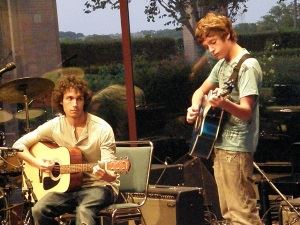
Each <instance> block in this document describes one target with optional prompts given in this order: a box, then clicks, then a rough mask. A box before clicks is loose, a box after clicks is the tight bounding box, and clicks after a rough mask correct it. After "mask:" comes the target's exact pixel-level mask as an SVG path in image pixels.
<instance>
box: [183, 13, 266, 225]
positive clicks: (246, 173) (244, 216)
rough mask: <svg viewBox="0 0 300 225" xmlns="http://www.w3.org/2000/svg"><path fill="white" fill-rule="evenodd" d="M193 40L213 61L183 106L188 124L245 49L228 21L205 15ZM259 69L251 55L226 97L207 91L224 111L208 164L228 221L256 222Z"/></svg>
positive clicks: (248, 224) (214, 104)
mask: <svg viewBox="0 0 300 225" xmlns="http://www.w3.org/2000/svg"><path fill="white" fill-rule="evenodd" d="M195 35H196V37H197V39H198V41H199V42H200V43H201V44H202V45H203V46H204V47H205V48H206V49H207V50H209V52H210V53H211V55H212V56H213V57H214V58H216V59H217V60H218V62H217V63H216V65H215V66H214V68H213V69H212V71H211V73H210V75H209V76H208V78H207V79H206V80H205V81H204V83H203V84H202V85H201V86H200V87H199V88H198V89H197V90H196V91H195V92H194V94H193V97H192V104H191V106H190V107H189V108H188V110H187V117H186V119H187V122H189V123H193V122H195V120H196V118H197V116H198V115H199V108H200V106H201V102H202V99H203V98H205V97H204V96H206V95H207V94H208V92H209V91H211V90H213V93H217V92H218V90H220V89H221V88H223V87H224V85H225V82H227V81H228V80H229V79H230V77H231V74H232V72H233V68H234V67H235V66H236V65H237V63H238V62H239V60H240V59H241V58H242V56H243V55H245V54H249V52H248V51H247V50H246V49H244V48H242V47H241V46H240V45H239V44H238V43H237V36H236V34H235V32H234V30H233V28H232V24H231V22H230V20H229V19H228V18H227V17H225V16H223V15H219V14H216V13H208V14H207V15H206V16H205V17H204V18H202V19H201V20H200V21H199V22H198V24H197V27H196V31H195ZM261 82H262V71H261V68H260V65H259V63H258V61H257V60H256V59H254V58H248V59H246V60H245V61H244V62H243V63H242V65H241V68H240V70H239V73H238V76H237V82H236V86H235V87H234V89H233V91H232V93H231V94H230V97H222V96H218V95H217V94H212V95H211V96H210V97H208V99H207V101H208V103H209V104H210V105H211V106H212V107H219V108H221V109H223V110H224V111H225V113H226V114H227V116H226V120H224V121H223V124H222V127H221V129H220V132H219V134H218V137H217V140H216V142H215V145H214V151H213V154H212V157H213V167H214V175H215V179H216V183H217V187H218V193H219V202H220V208H221V213H222V216H223V217H224V219H225V220H226V222H227V223H228V224H233V225H238V224H239V225H241V224H242V225H261V224H262V223H261V221H260V218H259V214H258V210H257V207H256V195H255V191H254V187H253V180H252V174H253V154H254V152H255V150H256V146H257V142H258V129H259V106H258V96H259V88H260V86H261Z"/></svg>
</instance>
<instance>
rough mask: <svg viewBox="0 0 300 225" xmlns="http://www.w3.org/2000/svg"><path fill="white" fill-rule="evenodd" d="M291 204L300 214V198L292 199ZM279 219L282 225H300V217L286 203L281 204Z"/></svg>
mask: <svg viewBox="0 0 300 225" xmlns="http://www.w3.org/2000/svg"><path fill="white" fill-rule="evenodd" d="M289 202H290V203H291V204H292V206H294V208H295V209H296V210H297V212H299V213H300V198H295V199H291V200H289ZM279 218H280V219H279V224H280V225H290V224H293V225H300V217H299V216H298V215H297V214H296V212H295V211H294V210H293V209H292V208H291V207H290V206H289V205H288V204H287V203H286V202H285V201H282V202H281V204H280V213H279Z"/></svg>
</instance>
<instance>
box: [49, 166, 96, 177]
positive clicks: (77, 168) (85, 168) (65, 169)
mask: <svg viewBox="0 0 300 225" xmlns="http://www.w3.org/2000/svg"><path fill="white" fill-rule="evenodd" d="M95 165H97V164H96V163H88V164H71V165H55V166H54V168H53V172H59V173H61V174H68V173H79V172H89V171H92V170H93V167H94V166H95Z"/></svg>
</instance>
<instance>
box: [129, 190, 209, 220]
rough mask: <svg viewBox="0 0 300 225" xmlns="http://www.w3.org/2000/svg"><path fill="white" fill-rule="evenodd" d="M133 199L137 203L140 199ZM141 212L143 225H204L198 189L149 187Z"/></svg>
mask: <svg viewBox="0 0 300 225" xmlns="http://www.w3.org/2000/svg"><path fill="white" fill-rule="evenodd" d="M133 199H134V201H135V202H139V201H141V199H142V198H141V197H140V196H138V195H133ZM141 210H142V214H143V218H144V221H143V223H142V224H143V225H202V224H203V225H204V215H203V198H202V193H201V189H200V188H194V187H177V186H165V185H159V186H153V185H151V186H150V188H149V191H148V196H147V200H146V202H145V204H144V205H143V206H142V208H141ZM129 225H134V223H129Z"/></svg>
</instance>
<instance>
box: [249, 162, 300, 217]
mask: <svg viewBox="0 0 300 225" xmlns="http://www.w3.org/2000/svg"><path fill="white" fill-rule="evenodd" d="M253 165H254V167H255V169H257V171H258V172H259V173H260V174H261V175H262V176H263V177H264V178H265V179H266V181H267V182H268V183H269V185H270V186H271V187H272V188H273V189H274V190H275V191H276V192H277V193H278V194H279V195H280V197H281V198H282V199H283V200H284V201H285V202H286V203H287V204H288V206H289V207H291V209H292V210H293V211H294V212H295V213H296V214H297V218H296V221H298V220H300V212H298V211H297V209H296V208H295V207H294V206H293V205H292V204H291V203H290V202H289V201H288V199H287V198H286V197H285V195H283V194H282V193H281V191H280V190H279V189H278V188H277V187H276V186H275V185H274V184H273V182H272V181H271V180H270V179H269V178H268V176H267V175H266V174H265V173H264V171H262V170H261V169H260V168H259V166H258V165H257V164H256V163H255V162H253ZM296 221H295V222H296Z"/></svg>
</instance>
